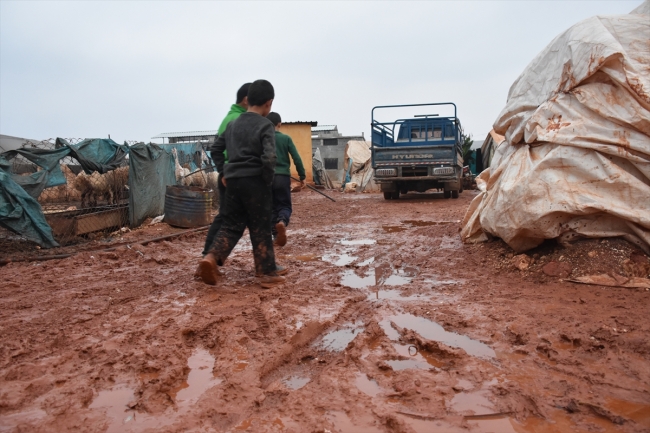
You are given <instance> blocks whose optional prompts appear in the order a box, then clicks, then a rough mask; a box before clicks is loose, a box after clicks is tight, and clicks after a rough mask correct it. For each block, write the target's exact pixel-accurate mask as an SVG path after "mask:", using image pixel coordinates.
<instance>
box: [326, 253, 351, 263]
mask: <svg viewBox="0 0 650 433" xmlns="http://www.w3.org/2000/svg"><path fill="white" fill-rule="evenodd" d="M356 259H358V257H356V256H352V255H350V254H348V253H341V254H325V255H324V256H323V261H325V262H328V263H331V264H333V265H334V266H345V265H349V264H350V263H353V262H354V261H355V260H356Z"/></svg>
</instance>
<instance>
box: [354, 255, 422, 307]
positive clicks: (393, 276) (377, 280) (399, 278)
mask: <svg viewBox="0 0 650 433" xmlns="http://www.w3.org/2000/svg"><path fill="white" fill-rule="evenodd" d="M373 261H374V260H373ZM364 263H365V262H364ZM369 264H370V263H369ZM417 272H418V270H417V269H416V268H413V267H405V268H400V269H394V268H393V267H391V266H390V265H387V264H382V265H378V266H376V267H375V268H373V269H370V270H368V271H367V272H366V273H365V275H364V276H360V275H358V274H357V273H355V272H354V271H353V270H347V271H344V272H342V273H341V285H343V286H346V287H350V288H353V289H365V288H367V287H370V286H393V287H395V286H403V285H405V284H409V283H410V282H411V281H413V278H414V277H415V276H416V275H417ZM379 290H382V289H379ZM382 291H383V290H382ZM375 292H376V291H375ZM388 296H390V294H386V296H385V297H384V298H386V297H388ZM377 299H379V298H377Z"/></svg>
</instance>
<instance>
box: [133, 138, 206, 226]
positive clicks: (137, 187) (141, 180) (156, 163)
mask: <svg viewBox="0 0 650 433" xmlns="http://www.w3.org/2000/svg"><path fill="white" fill-rule="evenodd" d="M172 149H176V152H177V154H178V159H179V164H181V165H183V164H185V163H189V164H190V170H194V169H196V168H197V166H200V165H201V149H202V146H201V144H200V143H174V144H154V143H149V144H144V143H139V144H136V145H134V146H131V148H130V150H131V152H130V154H129V167H130V168H129V224H130V225H131V227H137V226H139V225H140V224H142V223H143V222H144V220H145V219H147V218H153V217H157V216H159V215H162V214H164V213H165V192H166V191H167V185H176V174H175V172H174V169H175V164H174V157H173V155H172Z"/></svg>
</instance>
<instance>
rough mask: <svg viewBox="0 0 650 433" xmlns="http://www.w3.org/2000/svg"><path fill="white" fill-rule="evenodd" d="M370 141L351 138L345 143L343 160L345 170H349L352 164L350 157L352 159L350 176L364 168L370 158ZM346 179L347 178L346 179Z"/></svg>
mask: <svg viewBox="0 0 650 433" xmlns="http://www.w3.org/2000/svg"><path fill="white" fill-rule="evenodd" d="M370 155H371V154H370V142H369V141H361V140H350V141H348V143H347V144H346V145H345V160H344V162H343V170H344V171H345V173H347V172H348V167H349V166H350V159H352V169H351V170H350V176H352V175H353V174H354V173H356V172H358V171H360V170H363V168H364V166H365V164H366V161H368V160H369V159H370ZM344 180H345V179H344Z"/></svg>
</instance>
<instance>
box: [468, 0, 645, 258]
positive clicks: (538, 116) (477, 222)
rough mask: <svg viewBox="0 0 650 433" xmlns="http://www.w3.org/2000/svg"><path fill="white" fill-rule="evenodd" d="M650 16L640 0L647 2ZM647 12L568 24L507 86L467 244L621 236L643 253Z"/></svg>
mask: <svg viewBox="0 0 650 433" xmlns="http://www.w3.org/2000/svg"><path fill="white" fill-rule="evenodd" d="M644 5H645V6H646V8H645V9H643V8H638V9H637V11H636V12H638V11H639V10H642V11H643V10H647V9H649V8H648V7H647V2H646V3H644ZM648 65H650V16H648V15H642V14H630V15H620V16H600V17H593V18H590V19H587V20H585V21H583V22H581V23H578V24H576V25H575V26H573V27H571V28H570V29H569V30H567V31H566V32H565V33H563V34H561V35H560V36H558V37H557V38H555V40H553V42H551V44H550V45H549V46H548V47H546V48H545V49H544V50H543V51H542V52H541V53H540V54H538V55H537V57H536V58H535V59H534V60H533V61H532V62H531V63H530V65H528V67H527V68H526V69H525V70H524V72H523V73H522V74H521V76H520V77H519V78H518V79H517V80H516V81H515V83H514V84H513V85H512V87H511V89H510V92H509V95H508V101H507V104H506V107H505V108H504V109H503V111H502V112H501V114H500V115H499V117H498V119H497V120H496V122H495V123H494V130H495V131H496V133H498V134H502V135H504V136H505V137H506V141H505V142H504V143H503V144H502V145H500V146H499V147H498V148H497V150H496V153H495V155H494V159H493V161H492V164H491V167H490V168H489V169H487V170H485V171H484V172H483V173H481V175H480V176H479V177H478V178H477V184H478V187H479V190H480V191H481V193H480V194H479V195H478V196H477V197H476V198H475V199H474V201H473V202H472V204H471V205H470V208H469V209H468V211H467V214H466V216H465V219H464V221H463V229H462V231H461V237H462V238H463V240H464V241H466V242H478V241H484V240H486V239H487V238H488V236H489V235H494V236H498V237H500V238H502V239H503V240H504V241H506V242H507V243H508V244H509V245H510V246H511V247H512V248H513V249H515V250H516V251H525V250H528V249H530V248H533V247H535V246H537V245H539V244H540V243H541V242H543V240H544V239H552V238H557V237H560V238H561V239H570V238H571V237H573V236H578V235H583V236H588V237H608V236H624V237H626V238H627V239H629V240H631V241H633V242H635V243H637V244H638V245H640V246H641V247H642V248H644V249H645V250H646V251H650V111H649V110H650V68H649V67H648Z"/></svg>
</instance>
